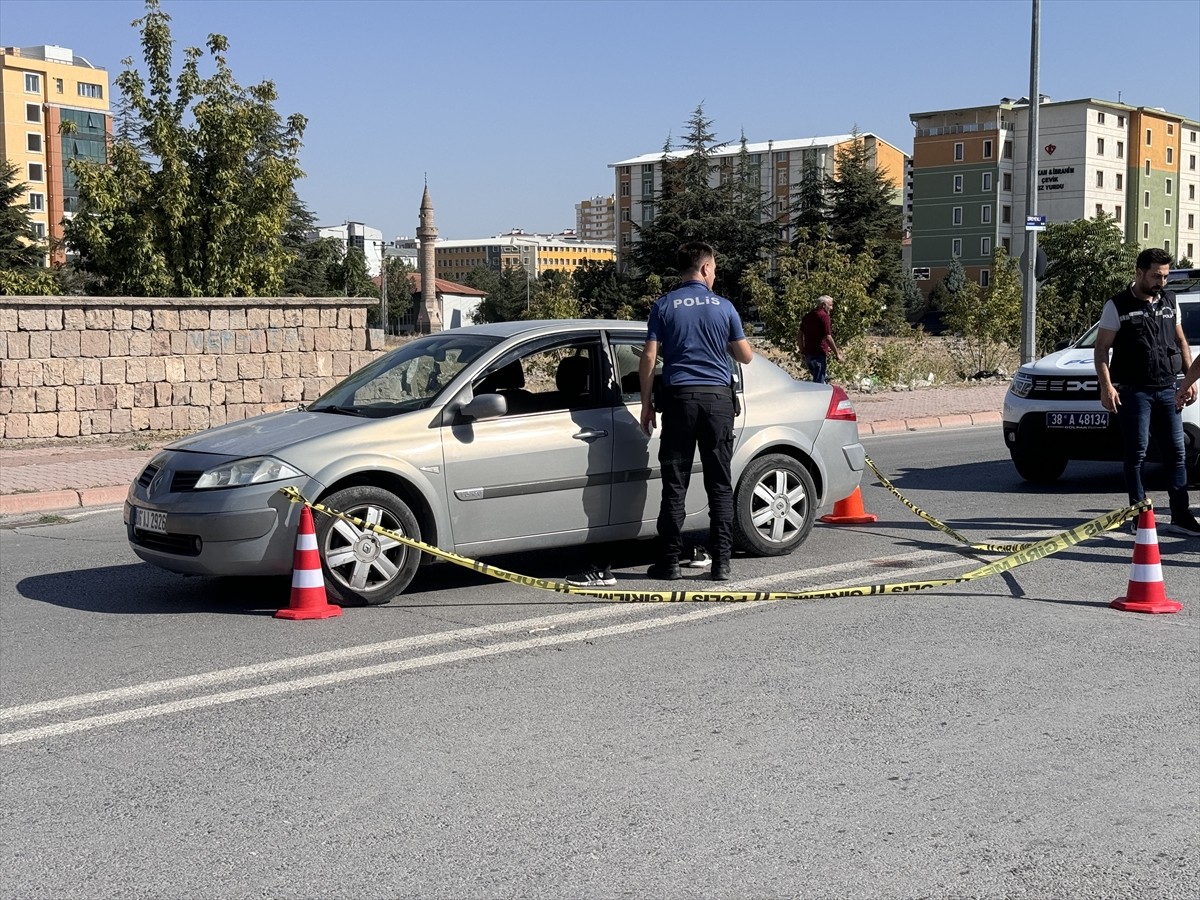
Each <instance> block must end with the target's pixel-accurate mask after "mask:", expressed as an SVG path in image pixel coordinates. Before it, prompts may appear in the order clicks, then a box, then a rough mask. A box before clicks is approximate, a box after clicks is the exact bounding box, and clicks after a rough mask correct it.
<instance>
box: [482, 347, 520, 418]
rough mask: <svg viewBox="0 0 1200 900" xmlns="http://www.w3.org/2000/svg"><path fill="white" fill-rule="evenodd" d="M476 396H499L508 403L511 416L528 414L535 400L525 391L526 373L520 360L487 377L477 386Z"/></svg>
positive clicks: (515, 360)
mask: <svg viewBox="0 0 1200 900" xmlns="http://www.w3.org/2000/svg"><path fill="white" fill-rule="evenodd" d="M474 394H475V395H476V396H479V395H480V394H499V395H500V396H502V397H503V398H504V399H505V400H506V401H507V403H508V412H509V414H513V413H522V412H528V411H529V409H530V408H531V406H532V400H533V394H531V393H529V391H527V390H525V371H524V370H523V369H522V368H521V361H520V360H519V359H514V360H513V361H512V362H510V363H508V364H507V365H504V366H501V367H500V368H499V369H497V370H496V371H495V372H492V373H490V374H488V375H485V376H484V377H483V380H482V381H480V382H479V383H478V384H477V385H475V388H474Z"/></svg>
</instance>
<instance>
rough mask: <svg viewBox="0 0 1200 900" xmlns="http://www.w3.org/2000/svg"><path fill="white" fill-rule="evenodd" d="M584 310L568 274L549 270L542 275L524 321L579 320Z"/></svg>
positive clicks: (525, 313) (523, 316)
mask: <svg viewBox="0 0 1200 900" xmlns="http://www.w3.org/2000/svg"><path fill="white" fill-rule="evenodd" d="M582 316H583V308H582V306H581V305H580V303H579V297H578V295H576V293H575V282H574V281H573V280H572V278H571V276H570V275H569V274H567V273H566V272H561V271H558V270H556V269H549V270H547V271H545V272H543V273H542V275H541V277H540V278H538V280H537V287H536V288H535V289H534V291H533V297H532V299H531V300H530V304H529V309H528V310H526V311H525V312H524V314H523V315H522V318H524V319H578V318H581V317H582Z"/></svg>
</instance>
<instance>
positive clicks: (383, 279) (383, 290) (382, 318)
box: [379, 241, 388, 334]
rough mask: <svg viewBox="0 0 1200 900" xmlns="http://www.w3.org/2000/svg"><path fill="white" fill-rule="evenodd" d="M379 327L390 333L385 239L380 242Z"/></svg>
mask: <svg viewBox="0 0 1200 900" xmlns="http://www.w3.org/2000/svg"><path fill="white" fill-rule="evenodd" d="M379 272H380V275H379V327H380V328H382V329H383V333H384V334H387V333H388V303H387V300H388V298H387V283H388V265H387V244H386V243H384V242H383V241H380V242H379Z"/></svg>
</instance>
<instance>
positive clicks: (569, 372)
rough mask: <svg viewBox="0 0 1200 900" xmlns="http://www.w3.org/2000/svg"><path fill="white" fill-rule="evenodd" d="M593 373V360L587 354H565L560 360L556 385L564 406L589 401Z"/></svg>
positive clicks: (569, 406)
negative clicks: (589, 385) (589, 384)
mask: <svg viewBox="0 0 1200 900" xmlns="http://www.w3.org/2000/svg"><path fill="white" fill-rule="evenodd" d="M591 375H592V361H591V360H590V359H588V358H587V357H586V356H565V357H563V358H562V359H561V360H559V362H558V370H557V371H556V372H555V373H554V385H555V387H557V388H558V393H559V396H560V398H561V401H562V405H563V406H566V407H568V408H573V407H576V406H582V405H583V404H585V403H587V401H588V383H589V382H590V380H591Z"/></svg>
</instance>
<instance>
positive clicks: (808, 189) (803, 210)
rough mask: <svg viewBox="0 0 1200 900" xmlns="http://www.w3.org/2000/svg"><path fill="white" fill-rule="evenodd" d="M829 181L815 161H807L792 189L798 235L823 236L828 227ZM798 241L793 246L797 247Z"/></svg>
mask: <svg viewBox="0 0 1200 900" xmlns="http://www.w3.org/2000/svg"><path fill="white" fill-rule="evenodd" d="M828 190H829V179H828V178H826V177H825V173H824V171H822V169H821V167H820V165H818V164H817V161H816V160H815V159H806V160H805V161H804V163H803V164H802V165H801V168H800V180H799V181H797V182H796V184H795V185H793V187H792V208H791V213H792V227H793V228H794V229H796V233H797V234H799V233H802V232H807V233H809V234H815V235H823V234H824V233H825V229H826V228H827V227H828V221H827V216H828V212H829V210H828V203H827V201H826V199H825V197H826V193H827V192H828ZM796 243H797V241H796V239H793V241H792V245H793V246H795V244H796Z"/></svg>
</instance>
